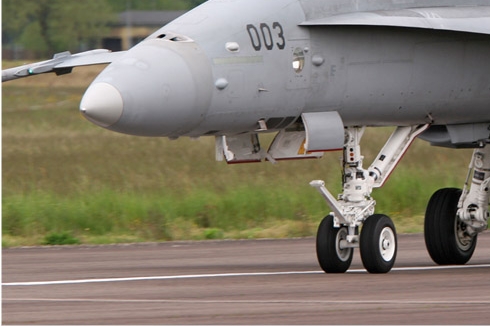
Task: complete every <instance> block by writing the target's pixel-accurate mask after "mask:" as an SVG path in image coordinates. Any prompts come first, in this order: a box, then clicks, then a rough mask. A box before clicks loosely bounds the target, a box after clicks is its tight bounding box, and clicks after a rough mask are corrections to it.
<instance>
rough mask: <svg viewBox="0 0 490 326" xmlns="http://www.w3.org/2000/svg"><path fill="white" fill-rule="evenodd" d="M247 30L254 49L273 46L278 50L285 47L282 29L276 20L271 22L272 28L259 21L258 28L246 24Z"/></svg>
mask: <svg viewBox="0 0 490 326" xmlns="http://www.w3.org/2000/svg"><path fill="white" fill-rule="evenodd" d="M247 32H248V36H250V42H251V43H252V46H253V48H254V49H255V51H260V50H261V49H262V46H265V48H266V49H267V50H272V49H274V47H275V46H276V47H277V48H278V49H279V50H283V49H284V48H285V47H286V38H285V37H284V30H283V28H282V25H281V24H279V23H278V22H274V23H272V28H271V27H270V26H269V25H268V24H266V23H261V24H260V25H259V27H258V28H257V27H256V26H255V25H252V24H248V25H247Z"/></svg>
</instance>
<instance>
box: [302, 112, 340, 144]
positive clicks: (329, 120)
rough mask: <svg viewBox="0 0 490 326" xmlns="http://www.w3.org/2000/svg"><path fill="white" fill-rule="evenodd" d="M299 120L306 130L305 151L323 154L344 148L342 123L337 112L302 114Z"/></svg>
mask: <svg viewBox="0 0 490 326" xmlns="http://www.w3.org/2000/svg"><path fill="white" fill-rule="evenodd" d="M301 118H302V119H303V123H304V125H305V130H306V144H305V148H306V150H307V151H309V152H325V151H333V150H340V149H342V148H343V147H344V142H345V131H344V123H343V122H342V119H341V118H340V115H339V113H338V112H337V111H330V112H311V113H303V114H302V115H301Z"/></svg>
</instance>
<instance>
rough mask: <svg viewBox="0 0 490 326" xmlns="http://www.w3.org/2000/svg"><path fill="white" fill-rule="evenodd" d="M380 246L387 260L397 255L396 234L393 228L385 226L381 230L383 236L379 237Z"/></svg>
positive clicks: (382, 254)
mask: <svg viewBox="0 0 490 326" xmlns="http://www.w3.org/2000/svg"><path fill="white" fill-rule="evenodd" d="M379 248H380V252H381V256H382V257H383V259H384V260H385V261H390V260H391V259H393V256H394V255H395V251H396V248H395V234H394V233H393V230H392V229H391V228H389V227H385V228H384V229H383V231H381V236H380V238H379Z"/></svg>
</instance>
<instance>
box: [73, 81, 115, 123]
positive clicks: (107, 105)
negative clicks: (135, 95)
mask: <svg viewBox="0 0 490 326" xmlns="http://www.w3.org/2000/svg"><path fill="white" fill-rule="evenodd" d="M80 112H81V113H82V114H83V116H84V117H85V118H86V119H87V120H89V121H91V122H93V123H95V124H96V125H98V126H101V127H109V126H111V125H113V124H115V123H116V122H117V121H118V120H119V119H120V118H121V115H122V113H123V99H122V96H121V93H119V91H118V90H117V89H116V88H115V87H114V86H112V85H110V84H108V83H96V84H92V85H90V87H89V88H88V89H87V91H86V92H85V94H84V95H83V98H82V102H81V103H80Z"/></svg>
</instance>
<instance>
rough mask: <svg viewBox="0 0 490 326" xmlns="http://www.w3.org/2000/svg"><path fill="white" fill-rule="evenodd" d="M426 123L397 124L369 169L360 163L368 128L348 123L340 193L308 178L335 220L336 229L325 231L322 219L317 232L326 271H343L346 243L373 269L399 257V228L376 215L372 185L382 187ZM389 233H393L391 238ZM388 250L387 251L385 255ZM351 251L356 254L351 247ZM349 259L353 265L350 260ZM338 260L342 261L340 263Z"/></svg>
mask: <svg viewBox="0 0 490 326" xmlns="http://www.w3.org/2000/svg"><path fill="white" fill-rule="evenodd" d="M428 127H429V125H428V124H426V125H420V126H404V127H397V128H396V129H395V131H394V132H393V134H392V135H391V137H390V138H389V139H388V141H387V142H386V144H385V146H384V147H383V149H382V150H381V151H380V153H379V154H378V156H377V157H376V159H375V160H374V162H373V164H371V166H370V167H369V168H368V169H364V168H363V167H362V163H363V159H364V157H363V156H362V155H361V147H360V141H361V138H362V135H363V133H364V130H365V127H348V128H346V144H345V147H344V149H343V164H342V166H343V173H342V190H343V191H342V193H341V194H339V195H338V199H335V197H334V196H333V195H332V194H331V193H330V192H329V191H328V189H327V188H326V187H325V182H324V181H322V180H314V181H312V182H310V185H311V186H312V187H315V188H316V189H317V190H318V191H319V192H320V194H321V195H322V196H323V197H324V198H325V200H326V201H327V204H328V205H329V206H330V208H331V209H332V212H331V213H330V214H329V215H328V216H327V218H326V219H327V220H328V221H331V220H333V226H331V228H333V229H332V230H331V231H329V232H326V231H324V230H325V229H326V227H325V226H323V224H324V223H325V222H326V221H324V222H322V224H321V227H320V228H319V230H318V236H317V256H318V261H319V263H320V266H321V267H322V269H323V270H324V271H325V272H327V273H328V272H337V273H338V272H345V271H346V270H347V269H348V268H349V266H348V265H349V264H350V260H351V259H340V258H342V257H344V256H345V255H346V248H357V247H360V249H361V258H362V261H363V265H364V267H365V268H366V269H367V270H368V271H369V272H371V273H386V272H388V271H390V270H391V268H392V267H393V264H394V262H395V258H396V249H397V248H396V247H397V244H396V231H395V228H394V225H393V222H392V221H391V219H390V218H389V217H387V216H386V215H380V214H374V209H375V205H376V201H375V200H374V199H373V198H372V197H371V193H372V191H373V189H374V188H379V187H381V186H383V184H384V183H385V182H386V180H387V179H388V177H389V175H390V174H391V172H392V171H393V169H394V168H395V167H396V165H397V164H398V162H399V161H400V160H401V158H402V157H403V155H404V154H405V152H406V151H407V149H408V147H409V146H410V144H411V143H412V142H413V140H414V139H415V138H416V137H417V136H418V135H419V134H421V133H422V132H423V131H425V130H426V129H427V128H428ZM362 224H365V225H364V228H363V231H362V233H361V235H360V236H359V234H358V228H359V226H361V225H362ZM341 229H344V230H346V231H347V232H345V231H343V233H347V234H346V235H345V236H342V237H339V236H337V232H339V230H341ZM387 234H389V235H390V236H389V237H387V236H386V235H387ZM332 236H335V237H336V239H338V241H339V243H336V241H335V240H332V239H330V238H328V237H332ZM327 238H328V239H327ZM339 248H341V249H339ZM387 250H388V252H389V255H386V252H387ZM349 253H350V255H352V250H350V251H349ZM387 257H388V258H387ZM346 261H348V262H349V264H346ZM338 262H342V264H340V263H338ZM337 265H341V266H340V268H339V266H337Z"/></svg>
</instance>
